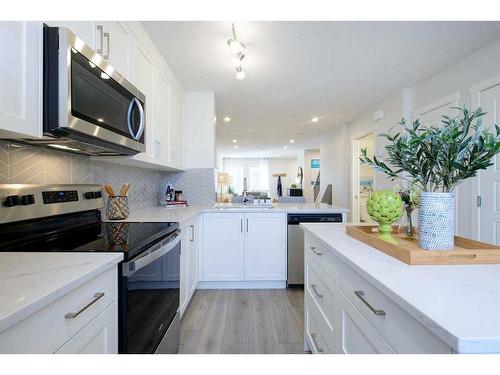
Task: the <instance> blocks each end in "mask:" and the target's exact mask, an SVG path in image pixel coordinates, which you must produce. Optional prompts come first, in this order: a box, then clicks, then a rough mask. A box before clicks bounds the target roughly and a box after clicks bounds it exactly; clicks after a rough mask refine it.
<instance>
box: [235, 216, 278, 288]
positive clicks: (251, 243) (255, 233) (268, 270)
mask: <svg viewBox="0 0 500 375" xmlns="http://www.w3.org/2000/svg"><path fill="white" fill-rule="evenodd" d="M286 244H287V221H286V214H282V213H247V214H246V215H245V280H286V266H287V259H286V255H287V249H286Z"/></svg>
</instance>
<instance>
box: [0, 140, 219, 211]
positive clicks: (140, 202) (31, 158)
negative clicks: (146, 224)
mask: <svg viewBox="0 0 500 375" xmlns="http://www.w3.org/2000/svg"><path fill="white" fill-rule="evenodd" d="M127 182H128V183H130V185H131V188H130V192H129V201H130V206H131V208H145V207H152V206H157V205H158V202H159V200H160V199H161V197H162V196H163V194H164V193H165V186H166V183H168V182H171V183H172V184H174V186H175V188H176V189H178V190H183V193H184V197H185V198H186V199H188V200H189V202H190V204H191V205H199V204H204V205H206V204H213V203H214V202H215V177H214V170H213V169H190V170H187V171H185V172H175V173H170V172H160V171H154V170H151V169H143V168H136V167H126V166H121V165H116V164H110V163H103V162H99V161H95V160H91V159H90V158H89V157H88V156H85V155H76V154H70V153H66V152H61V151H55V150H49V149H45V148H39V147H33V146H27V145H17V144H9V143H7V142H4V141H0V184H8V183H11V184H101V185H103V184H105V183H110V184H112V185H113V186H114V187H115V189H119V187H120V186H121V185H122V184H124V183H127Z"/></svg>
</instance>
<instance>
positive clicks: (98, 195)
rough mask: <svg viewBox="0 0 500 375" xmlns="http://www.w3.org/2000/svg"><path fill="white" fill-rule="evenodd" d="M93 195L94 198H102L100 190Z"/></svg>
mask: <svg viewBox="0 0 500 375" xmlns="http://www.w3.org/2000/svg"><path fill="white" fill-rule="evenodd" d="M95 194H96V198H102V192H101V191H100V190H99V191H96V192H95Z"/></svg>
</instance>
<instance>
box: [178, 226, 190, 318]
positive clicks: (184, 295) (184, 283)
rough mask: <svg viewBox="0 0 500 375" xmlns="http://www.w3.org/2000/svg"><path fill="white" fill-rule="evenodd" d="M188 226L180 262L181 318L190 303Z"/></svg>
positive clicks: (182, 243)
mask: <svg viewBox="0 0 500 375" xmlns="http://www.w3.org/2000/svg"><path fill="white" fill-rule="evenodd" d="M187 228H188V226H186V227H184V228H183V229H182V230H183V232H184V233H183V235H182V241H181V249H182V250H181V262H180V267H181V269H180V273H179V282H180V285H179V305H180V311H181V316H182V314H183V313H184V310H185V309H186V307H187V305H188V303H189V290H188V282H189V281H188V280H189V268H188V267H189V266H188V261H189V260H188V252H189V248H188V241H189V231H188V230H187Z"/></svg>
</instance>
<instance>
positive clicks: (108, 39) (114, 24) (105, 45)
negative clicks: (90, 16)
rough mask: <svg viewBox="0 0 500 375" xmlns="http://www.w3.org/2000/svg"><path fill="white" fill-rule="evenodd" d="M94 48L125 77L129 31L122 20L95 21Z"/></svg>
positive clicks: (128, 61)
mask: <svg viewBox="0 0 500 375" xmlns="http://www.w3.org/2000/svg"><path fill="white" fill-rule="evenodd" d="M94 35H95V42H94V45H95V49H96V51H97V53H99V54H101V55H102V56H103V57H104V58H105V59H106V60H108V61H109V62H110V63H111V65H112V66H113V67H114V68H115V69H116V70H117V71H118V72H119V73H120V74H122V75H123V76H124V77H125V78H127V79H129V73H130V40H131V32H130V30H129V29H128V27H127V25H126V24H125V23H124V22H118V21H106V22H96V23H95V33H94Z"/></svg>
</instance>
